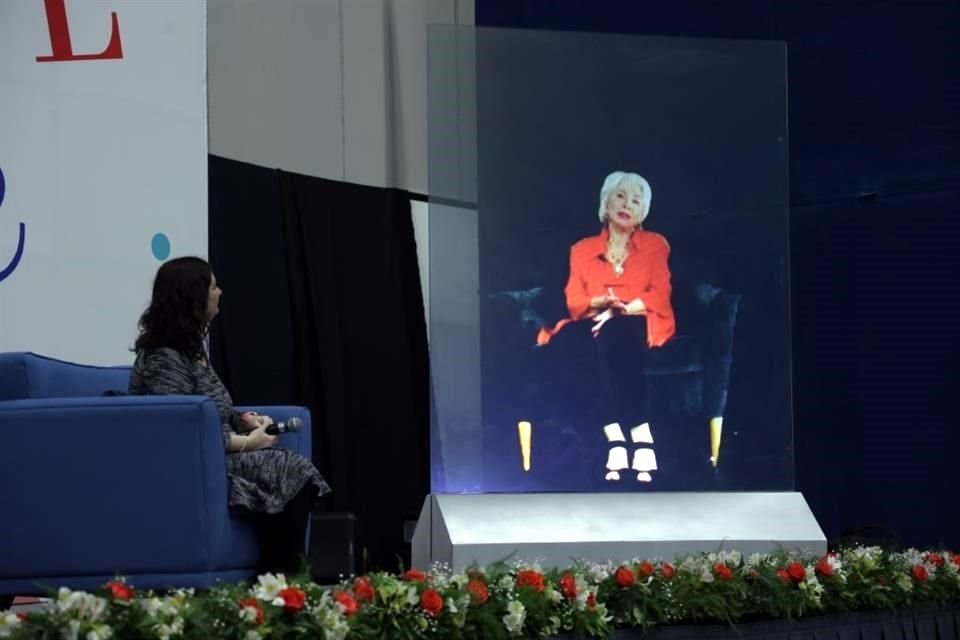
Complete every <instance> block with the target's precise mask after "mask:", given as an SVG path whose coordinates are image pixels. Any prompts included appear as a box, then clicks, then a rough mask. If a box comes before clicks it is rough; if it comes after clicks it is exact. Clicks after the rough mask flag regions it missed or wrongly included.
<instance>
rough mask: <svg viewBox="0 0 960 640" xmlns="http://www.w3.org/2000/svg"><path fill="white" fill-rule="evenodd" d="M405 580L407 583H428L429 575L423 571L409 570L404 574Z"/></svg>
mask: <svg viewBox="0 0 960 640" xmlns="http://www.w3.org/2000/svg"><path fill="white" fill-rule="evenodd" d="M403 579H404V580H406V581H407V582H426V581H427V574H425V573H424V572H423V571H417V570H416V569H409V570H408V571H407V572H406V573H405V574H403Z"/></svg>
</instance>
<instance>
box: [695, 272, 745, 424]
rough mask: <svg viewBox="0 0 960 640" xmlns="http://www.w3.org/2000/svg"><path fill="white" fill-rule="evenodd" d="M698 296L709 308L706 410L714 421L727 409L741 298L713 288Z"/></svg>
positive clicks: (705, 341)
mask: <svg viewBox="0 0 960 640" xmlns="http://www.w3.org/2000/svg"><path fill="white" fill-rule="evenodd" d="M697 293H698V298H699V300H700V302H701V303H703V304H704V306H705V307H706V309H705V311H706V317H705V322H704V326H703V329H704V336H703V365H704V385H703V408H704V410H705V412H706V414H707V415H708V416H709V417H711V418H713V417H722V416H723V413H724V411H725V410H726V407H727V389H728V387H729V386H730V367H731V364H732V362H733V336H734V330H735V329H736V325H737V314H738V312H739V309H740V298H741V296H740V294H738V293H730V292H728V291H724V290H722V289H717V288H715V287H711V286H710V285H700V286H699V287H698V289H697Z"/></svg>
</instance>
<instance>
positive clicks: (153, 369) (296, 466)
mask: <svg viewBox="0 0 960 640" xmlns="http://www.w3.org/2000/svg"><path fill="white" fill-rule="evenodd" d="M130 393H134V394H138V395H170V394H183V395H205V396H209V397H210V398H211V399H212V400H213V401H214V402H215V403H216V404H217V412H218V413H219V414H220V422H221V423H222V425H223V444H224V449H225V450H226V451H228V452H229V446H230V435H231V434H232V433H238V432H239V431H238V430H239V427H240V414H239V413H237V411H236V410H235V409H234V408H233V400H232V399H231V398H230V394H229V392H227V389H226V387H224V386H223V383H222V382H221V381H220V378H219V377H218V376H217V374H216V372H215V371H214V370H213V368H212V367H209V366H207V365H206V364H204V363H202V362H191V361H190V360H189V359H187V358H186V357H185V356H183V355H181V354H180V353H179V352H177V351H175V350H173V349H168V348H161V349H155V350H152V351H147V352H143V353H140V354H138V355H137V359H136V361H135V362H134V364H133V370H132V371H131V372H130ZM227 476H228V478H229V479H230V496H229V503H230V507H231V508H233V509H237V510H240V511H247V512H258V513H279V512H281V511H283V508H284V507H285V506H286V504H287V502H289V501H290V500H291V499H292V498H293V497H294V496H296V495H297V493H299V492H300V490H301V489H303V488H304V487H306V486H307V485H312V486H313V487H315V488H316V495H317V496H318V497H319V496H322V495H323V494H325V493H329V492H330V486H329V485H328V484H327V483H326V481H325V480H324V479H323V477H322V476H321V475H320V472H319V471H317V469H316V467H314V466H313V463H311V462H310V461H309V460H307V459H306V458H304V457H303V456H301V455H299V454H297V453H294V452H292V451H287V450H286V449H274V448H273V447H270V448H267V449H259V450H257V451H245V452H243V453H227Z"/></svg>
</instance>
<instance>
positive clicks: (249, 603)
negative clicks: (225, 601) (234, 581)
mask: <svg viewBox="0 0 960 640" xmlns="http://www.w3.org/2000/svg"><path fill="white" fill-rule="evenodd" d="M237 604H238V605H240V608H241V609H247V608H250V609H253V610H254V611H256V612H257V617H256V620H254V622H256V623H257V624H263V607H262V606H260V601H259V600H257V599H256V598H244V599H243V600H241V601H239V602H238V603H237Z"/></svg>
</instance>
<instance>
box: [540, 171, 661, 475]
mask: <svg viewBox="0 0 960 640" xmlns="http://www.w3.org/2000/svg"><path fill="white" fill-rule="evenodd" d="M652 197H653V193H652V191H651V189H650V185H649V184H648V183H647V181H646V180H645V179H644V178H642V177H641V176H639V175H637V174H635V173H625V172H622V171H615V172H613V173H611V174H610V175H609V176H607V178H606V180H604V183H603V187H602V188H601V189H600V209H599V218H600V223H601V224H602V225H603V228H602V230H601V231H600V233H599V234H598V235H595V236H590V237H587V238H584V239H582V240H580V241H579V242H577V243H576V244H574V245H573V247H572V248H571V249H570V274H569V277H568V279H567V285H566V288H565V289H564V294H565V296H566V301H567V309H568V311H569V313H570V316H569V317H568V318H564V319H563V320H560V321H559V322H558V323H557V324H556V325H555V326H553V327H552V328H543V329H541V330H540V332H539V335H538V336H537V344H538V345H539V346H541V347H542V346H545V345H547V344H554V345H556V343H561V344H563V345H564V346H560V345H556V346H551V349H559V350H561V351H562V352H563V354H564V356H563V357H564V360H565V361H566V364H567V366H564V367H562V369H564V370H566V371H568V372H572V373H573V375H574V376H575V377H576V378H577V380H575V381H573V383H572V387H573V388H579V387H582V385H583V382H584V380H587V381H589V382H590V390H589V398H588V399H585V400H584V401H583V402H580V404H581V405H582V404H584V403H585V402H590V403H593V404H594V405H597V406H595V409H594V412H593V415H594V416H596V417H597V419H600V420H602V421H603V422H605V423H606V426H605V427H604V434H605V435H606V439H607V442H609V443H611V448H610V450H609V452H608V457H607V465H606V466H607V470H608V472H607V474H606V479H607V480H619V479H620V473H619V472H620V471H621V470H623V469H626V468H628V464H627V460H628V458H627V450H626V447H624V446H621V445H616V446H614V445H613V444H612V443H614V442H623V443H626V438H625V437H624V434H623V429H622V427H621V426H620V422H621V421H629V423H632V424H635V425H636V426H634V427H633V428H632V429H631V430H630V436H631V441H632V443H633V444H634V445H638V444H643V445H652V444H653V437H652V434H651V433H650V425H649V422H648V421H647V420H648V418H647V414H648V411H649V403H648V398H647V393H646V389H645V385H644V378H645V376H644V375H643V373H642V370H643V362H644V359H645V355H646V354H647V353H648V350H649V349H655V348H658V347H661V346H662V345H664V344H665V343H666V342H667V341H668V340H669V339H670V338H671V337H673V335H674V333H675V332H676V322H675V319H674V314H673V308H672V306H671V304H670V269H669V267H668V265H667V259H668V257H669V255H670V245H669V244H667V241H666V239H665V238H664V237H663V236H661V235H660V234H657V233H653V232H651V231H646V230H644V229H643V227H642V223H643V221H644V220H645V219H646V217H647V215H648V214H649V213H650V201H651V199H652ZM570 365H572V366H570ZM632 468H633V469H634V470H635V471H637V480H639V481H641V482H650V481H651V480H652V476H651V472H652V471H654V470H656V468H657V462H656V456H655V455H654V451H653V448H652V447H651V446H643V447H639V448H635V450H634V453H633V464H632Z"/></svg>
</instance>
